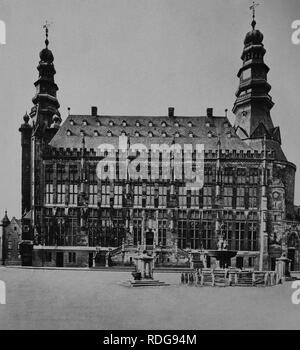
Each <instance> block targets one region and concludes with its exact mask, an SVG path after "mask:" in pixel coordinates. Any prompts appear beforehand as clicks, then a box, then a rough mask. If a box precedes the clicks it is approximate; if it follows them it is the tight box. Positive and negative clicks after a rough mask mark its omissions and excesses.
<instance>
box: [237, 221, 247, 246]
mask: <svg viewBox="0 0 300 350" xmlns="http://www.w3.org/2000/svg"><path fill="white" fill-rule="evenodd" d="M235 249H236V250H244V249H245V222H238V221H237V222H236V223H235Z"/></svg>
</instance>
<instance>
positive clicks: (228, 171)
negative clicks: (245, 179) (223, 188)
mask: <svg viewBox="0 0 300 350" xmlns="http://www.w3.org/2000/svg"><path fill="white" fill-rule="evenodd" d="M223 183H225V184H232V183H233V169H232V168H225V170H224V174H223Z"/></svg>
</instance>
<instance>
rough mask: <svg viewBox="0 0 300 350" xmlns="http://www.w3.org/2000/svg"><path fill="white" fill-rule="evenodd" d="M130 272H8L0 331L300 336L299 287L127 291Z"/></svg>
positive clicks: (173, 279) (175, 283)
mask: <svg viewBox="0 0 300 350" xmlns="http://www.w3.org/2000/svg"><path fill="white" fill-rule="evenodd" d="M130 277H131V276H130V273H128V272H107V271H72V270H70V271H66V270H36V269H19V268H18V269H16V268H4V267H1V268H0V279H1V280H3V281H4V282H5V283H6V288H7V303H6V305H0V329H300V304H299V305H293V304H292V302H291V294H292V292H293V290H292V289H291V283H286V284H284V285H279V286H274V287H268V288H263V287H257V288H243V287H227V288H222V287H215V288H211V287H187V286H184V285H180V284H179V280H180V275H179V274H177V273H172V274H166V273H160V274H156V276H155V278H158V279H160V280H162V281H165V282H168V283H171V284H172V285H171V286H169V287H154V288H153V287H148V288H147V287H146V288H127V287H124V286H122V285H119V283H120V282H122V281H125V280H127V279H129V278H130Z"/></svg>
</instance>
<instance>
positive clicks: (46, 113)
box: [30, 22, 61, 139]
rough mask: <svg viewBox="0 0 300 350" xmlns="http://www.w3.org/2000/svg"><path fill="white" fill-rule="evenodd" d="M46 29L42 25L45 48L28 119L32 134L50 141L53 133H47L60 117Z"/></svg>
mask: <svg viewBox="0 0 300 350" xmlns="http://www.w3.org/2000/svg"><path fill="white" fill-rule="evenodd" d="M48 27H49V24H48V23H47V22H46V24H45V25H44V28H45V35H46V40H45V45H46V47H45V48H44V49H43V50H42V51H41V52H40V62H39V65H38V67H37V70H38V71H39V77H38V80H37V81H36V82H35V83H34V86H35V87H36V94H35V96H34V97H33V99H32V102H33V103H34V107H32V109H31V113H30V117H31V118H32V121H33V124H34V129H35V130H34V133H35V134H36V135H37V136H43V137H46V138H47V139H49V137H50V139H51V138H52V137H53V136H54V135H53V132H49V131H50V130H49V129H50V128H51V125H52V124H53V123H54V124H58V125H59V124H60V122H61V117H60V113H59V111H58V109H59V102H58V100H57V97H56V93H57V91H58V86H57V85H56V84H55V81H54V75H55V74H56V71H55V68H54V64H53V61H54V57H53V54H52V51H51V50H49V49H48V45H49V40H48ZM53 126H54V125H53ZM54 129H57V128H54Z"/></svg>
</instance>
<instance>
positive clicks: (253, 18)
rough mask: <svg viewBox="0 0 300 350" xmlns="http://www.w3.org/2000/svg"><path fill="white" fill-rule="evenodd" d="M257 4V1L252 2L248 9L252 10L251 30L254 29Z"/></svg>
mask: <svg viewBox="0 0 300 350" xmlns="http://www.w3.org/2000/svg"><path fill="white" fill-rule="evenodd" d="M258 5H259V3H256V2H255V1H253V2H252V5H251V6H250V10H252V23H251V26H252V28H253V30H254V29H255V25H256V21H255V8H256V7H257V6H258Z"/></svg>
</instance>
